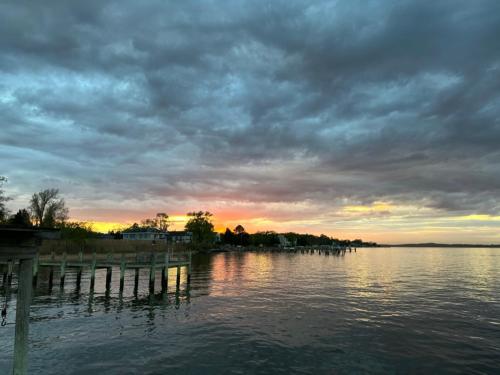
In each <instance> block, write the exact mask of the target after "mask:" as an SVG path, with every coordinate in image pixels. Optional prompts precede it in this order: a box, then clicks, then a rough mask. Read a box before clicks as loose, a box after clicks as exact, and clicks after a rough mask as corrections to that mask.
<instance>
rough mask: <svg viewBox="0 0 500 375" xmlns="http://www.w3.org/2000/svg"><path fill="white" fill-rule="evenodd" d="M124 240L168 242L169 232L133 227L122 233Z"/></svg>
mask: <svg viewBox="0 0 500 375" xmlns="http://www.w3.org/2000/svg"><path fill="white" fill-rule="evenodd" d="M122 235H123V239H124V240H142V241H166V240H167V236H168V232H164V231H162V230H159V229H157V228H153V227H147V228H141V227H131V228H128V229H126V230H124V231H123V232H122Z"/></svg>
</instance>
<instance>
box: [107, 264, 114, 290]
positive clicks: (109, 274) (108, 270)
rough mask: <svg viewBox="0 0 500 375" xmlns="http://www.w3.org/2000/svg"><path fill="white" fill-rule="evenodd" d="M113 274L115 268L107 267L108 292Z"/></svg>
mask: <svg viewBox="0 0 500 375" xmlns="http://www.w3.org/2000/svg"><path fill="white" fill-rule="evenodd" d="M112 274H113V267H109V265H108V267H106V290H109V289H110V288H111V275H112Z"/></svg>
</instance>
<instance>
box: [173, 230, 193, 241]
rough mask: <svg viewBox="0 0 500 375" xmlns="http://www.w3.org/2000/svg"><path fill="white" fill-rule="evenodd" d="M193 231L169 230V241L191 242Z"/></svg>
mask: <svg viewBox="0 0 500 375" xmlns="http://www.w3.org/2000/svg"><path fill="white" fill-rule="evenodd" d="M192 241H193V233H191V232H187V231H183V230H173V231H169V232H168V242H171V243H191V242H192Z"/></svg>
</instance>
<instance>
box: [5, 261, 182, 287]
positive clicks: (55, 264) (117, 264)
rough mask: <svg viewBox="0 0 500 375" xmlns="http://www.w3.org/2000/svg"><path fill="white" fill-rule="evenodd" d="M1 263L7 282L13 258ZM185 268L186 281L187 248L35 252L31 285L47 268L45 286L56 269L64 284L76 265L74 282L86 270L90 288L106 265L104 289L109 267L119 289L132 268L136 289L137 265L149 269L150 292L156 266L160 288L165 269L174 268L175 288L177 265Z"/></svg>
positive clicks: (165, 283)
mask: <svg viewBox="0 0 500 375" xmlns="http://www.w3.org/2000/svg"><path fill="white" fill-rule="evenodd" d="M0 265H3V266H4V274H3V283H4V285H5V283H10V282H11V280H12V273H13V270H14V265H15V261H12V260H8V261H5V260H4V261H0ZM182 267H184V268H185V269H186V271H187V282H188V283H189V282H190V281H191V252H189V253H185V254H175V255H174V254H170V253H169V252H150V253H136V254H131V253H122V254H116V253H107V254H102V253H99V254H98V253H97V252H93V253H92V254H88V253H87V254H85V253H84V251H80V252H79V253H78V254H72V255H70V256H68V254H67V253H66V252H62V253H58V254H56V253H55V252H52V253H51V254H50V255H48V256H47V255H44V256H41V255H40V254H39V253H36V254H35V256H34V260H33V285H34V286H36V285H37V282H38V277H39V273H40V270H41V269H42V268H48V269H49V280H48V284H49V289H51V288H52V286H53V284H54V272H57V271H58V276H59V285H60V287H61V288H63V287H64V282H65V278H66V271H67V270H68V269H76V271H77V274H76V275H77V276H76V283H77V285H80V282H81V277H82V273H83V272H90V289H91V290H93V289H94V285H95V275H96V270H99V269H106V289H107V290H108V289H110V286H111V279H112V276H113V269H118V270H119V277H120V292H121V291H123V288H124V285H125V271H126V270H127V269H133V270H134V271H135V277H134V288H135V290H137V288H138V284H139V274H140V270H141V269H147V270H148V271H149V291H150V293H154V290H155V278H156V272H157V270H161V288H162V291H166V290H168V270H169V269H171V268H174V269H176V272H177V275H176V290H179V285H180V278H181V268H182Z"/></svg>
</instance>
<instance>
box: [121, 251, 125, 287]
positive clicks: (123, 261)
mask: <svg viewBox="0 0 500 375" xmlns="http://www.w3.org/2000/svg"><path fill="white" fill-rule="evenodd" d="M125 266H126V264H125V254H122V257H121V260H120V292H122V291H123V287H124V285H125Z"/></svg>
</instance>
